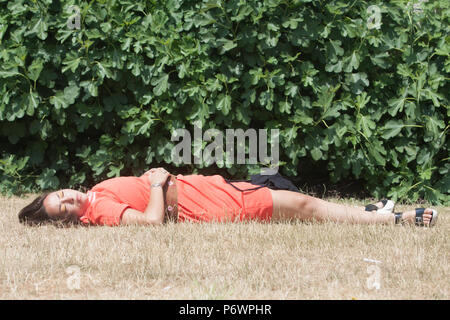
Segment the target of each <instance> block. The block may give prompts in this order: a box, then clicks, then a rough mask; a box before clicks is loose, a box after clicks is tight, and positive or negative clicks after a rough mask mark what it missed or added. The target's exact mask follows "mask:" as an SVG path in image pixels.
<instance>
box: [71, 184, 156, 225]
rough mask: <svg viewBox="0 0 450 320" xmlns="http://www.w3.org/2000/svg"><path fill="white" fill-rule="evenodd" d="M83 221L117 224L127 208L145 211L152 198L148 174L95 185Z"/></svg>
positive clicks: (90, 192) (89, 195)
mask: <svg viewBox="0 0 450 320" xmlns="http://www.w3.org/2000/svg"><path fill="white" fill-rule="evenodd" d="M87 195H88V197H89V207H88V208H87V210H86V212H85V213H84V215H83V216H82V217H80V220H81V221H82V222H83V223H91V224H98V225H108V226H117V225H119V224H120V220H121V219H122V215H123V213H124V211H125V210H126V209H127V208H132V209H135V210H138V211H141V212H144V211H145V209H146V208H147V205H148V203H149V200H150V182H149V181H148V176H141V177H117V178H112V179H108V180H105V181H103V182H101V183H99V184H97V185H95V186H94V187H93V188H92V189H91V190H90V191H89V192H88V193H87Z"/></svg>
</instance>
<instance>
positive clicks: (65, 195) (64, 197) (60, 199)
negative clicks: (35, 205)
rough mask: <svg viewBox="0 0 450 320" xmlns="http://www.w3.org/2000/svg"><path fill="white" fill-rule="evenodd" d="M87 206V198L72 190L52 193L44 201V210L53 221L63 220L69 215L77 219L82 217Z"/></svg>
mask: <svg viewBox="0 0 450 320" xmlns="http://www.w3.org/2000/svg"><path fill="white" fill-rule="evenodd" d="M88 205H89V202H88V196H87V195H86V194H85V193H82V192H79V191H76V190H72V189H63V190H59V191H55V192H52V193H50V194H49V195H48V196H47V197H46V198H45V200H44V207H45V210H46V211H47V213H48V215H49V216H50V217H51V218H52V219H55V220H60V219H63V218H65V217H67V216H69V215H72V216H76V217H78V218H79V217H81V216H83V214H84V212H85V211H86V209H87V207H88Z"/></svg>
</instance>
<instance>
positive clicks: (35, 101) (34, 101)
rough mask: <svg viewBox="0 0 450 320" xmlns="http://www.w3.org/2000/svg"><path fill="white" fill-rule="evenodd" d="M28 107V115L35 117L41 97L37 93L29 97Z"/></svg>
mask: <svg viewBox="0 0 450 320" xmlns="http://www.w3.org/2000/svg"><path fill="white" fill-rule="evenodd" d="M27 98H28V99H27V100H28V107H27V115H29V116H33V115H34V112H35V110H37V109H38V106H39V101H40V97H39V95H38V94H37V93H36V92H30V93H29V94H28V95H27Z"/></svg>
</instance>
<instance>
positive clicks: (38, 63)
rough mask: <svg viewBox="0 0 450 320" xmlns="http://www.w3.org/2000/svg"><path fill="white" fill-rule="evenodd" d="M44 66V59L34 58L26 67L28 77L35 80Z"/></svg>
mask: <svg viewBox="0 0 450 320" xmlns="http://www.w3.org/2000/svg"><path fill="white" fill-rule="evenodd" d="M43 68H44V61H43V60H42V59H35V60H33V62H32V63H31V65H30V66H29V67H28V78H30V79H31V80H33V81H36V80H37V79H38V78H39V75H40V74H41V71H42V69H43Z"/></svg>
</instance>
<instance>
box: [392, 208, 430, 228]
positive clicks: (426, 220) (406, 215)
mask: <svg viewBox="0 0 450 320" xmlns="http://www.w3.org/2000/svg"><path fill="white" fill-rule="evenodd" d="M416 210H420V209H416ZM416 210H410V211H405V212H403V213H402V214H401V220H402V221H401V222H402V223H407V224H415V223H416V222H417V220H416V217H417V215H416ZM433 211H434V212H433ZM396 215H397V214H396ZM436 220H437V211H436V210H433V209H430V208H426V209H425V210H424V211H423V214H422V223H423V225H424V226H425V227H429V226H430V222H432V224H431V225H434V223H435V222H436Z"/></svg>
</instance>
